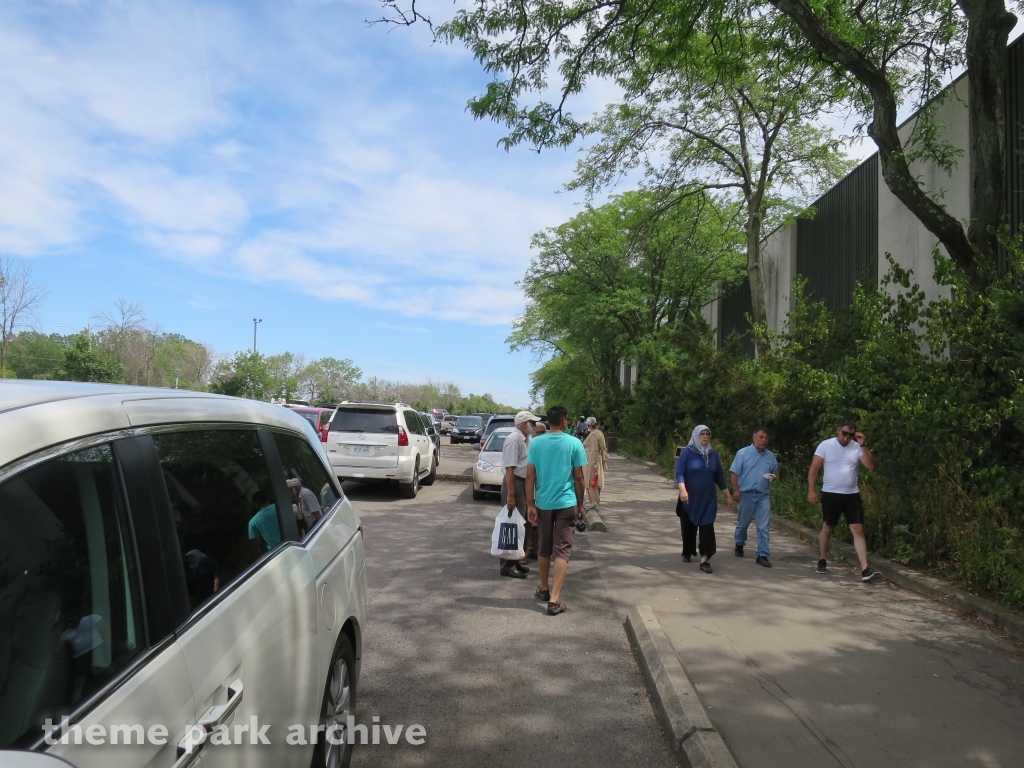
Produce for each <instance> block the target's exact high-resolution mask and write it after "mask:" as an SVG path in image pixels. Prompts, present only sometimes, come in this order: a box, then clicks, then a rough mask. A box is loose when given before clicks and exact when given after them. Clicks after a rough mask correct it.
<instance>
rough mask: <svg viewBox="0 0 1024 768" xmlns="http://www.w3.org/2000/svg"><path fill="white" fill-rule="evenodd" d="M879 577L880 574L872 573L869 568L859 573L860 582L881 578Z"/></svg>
mask: <svg viewBox="0 0 1024 768" xmlns="http://www.w3.org/2000/svg"><path fill="white" fill-rule="evenodd" d="M881 575H882V574H880V573H879V572H878V571H873V570H871V569H870V568H865V569H864V570H863V571H861V572H860V580H861V581H871V580H872V579H873V578H875V577H876V576H881Z"/></svg>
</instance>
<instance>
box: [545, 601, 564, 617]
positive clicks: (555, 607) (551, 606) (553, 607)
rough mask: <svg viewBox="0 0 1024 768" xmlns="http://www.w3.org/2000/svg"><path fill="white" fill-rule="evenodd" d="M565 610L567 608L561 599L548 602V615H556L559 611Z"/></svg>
mask: <svg viewBox="0 0 1024 768" xmlns="http://www.w3.org/2000/svg"><path fill="white" fill-rule="evenodd" d="M567 610H569V609H568V608H566V606H565V603H563V602H562V601H561V600H559V601H558V602H557V603H548V616H557V615H558V614H560V613H565V612H566V611H567Z"/></svg>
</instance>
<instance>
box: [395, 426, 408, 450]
mask: <svg viewBox="0 0 1024 768" xmlns="http://www.w3.org/2000/svg"><path fill="white" fill-rule="evenodd" d="M398 444H399V445H400V446H401V445H408V444H409V433H408V432H406V431H405V427H403V426H401V425H399V427H398Z"/></svg>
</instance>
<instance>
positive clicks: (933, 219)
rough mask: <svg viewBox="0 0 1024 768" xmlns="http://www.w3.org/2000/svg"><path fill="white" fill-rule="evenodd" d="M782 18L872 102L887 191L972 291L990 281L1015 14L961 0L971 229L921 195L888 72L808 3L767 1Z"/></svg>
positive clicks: (986, 1) (996, 3) (991, 2)
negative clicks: (965, 28) (836, 32)
mask: <svg viewBox="0 0 1024 768" xmlns="http://www.w3.org/2000/svg"><path fill="white" fill-rule="evenodd" d="M770 2H771V3H772V5H774V6H775V7H776V8H778V9H779V10H780V11H782V12H783V13H785V14H786V15H787V16H789V17H790V18H791V19H793V21H794V22H796V24H797V26H798V27H800V31H801V32H802V33H803V35H804V38H805V39H806V40H807V41H808V42H809V43H810V44H811V46H812V47H813V48H815V49H816V50H817V51H818V52H819V53H821V54H822V55H823V56H825V57H826V58H827V59H829V60H830V61H834V62H836V63H837V64H839V65H841V66H842V67H843V68H845V69H846V70H847V72H849V73H850V75H852V76H853V77H854V78H855V79H856V80H857V81H858V82H859V83H860V84H861V85H863V86H864V87H865V88H866V89H867V91H868V93H869V94H870V97H871V103H872V107H873V115H872V120H871V123H870V125H869V126H868V134H869V135H870V136H871V138H872V139H873V140H874V142H875V144H876V145H877V147H878V158H879V161H880V162H881V166H882V178H883V179H884V180H885V183H886V186H888V187H889V190H890V191H891V192H892V193H893V195H895V196H896V198H897V199H898V200H899V201H900V202H902V203H903V204H904V205H905V206H906V207H907V208H908V209H909V210H910V212H911V213H913V214H914V216H916V217H917V219H918V221H920V222H921V224H922V225H923V226H924V227H925V228H926V229H927V230H928V231H929V232H931V233H932V234H933V235H935V237H936V238H938V240H939V242H940V243H942V245H943V247H945V249H946V253H948V254H949V257H950V258H951V259H952V260H953V262H954V263H955V264H956V265H957V266H958V267H959V268H960V269H961V270H962V271H963V273H964V275H965V276H966V277H967V279H968V281H969V282H970V283H971V285H972V286H973V287H974V288H975V289H976V290H982V289H984V287H985V285H986V284H987V282H988V280H989V279H990V278H989V271H988V270H987V269H986V268H985V266H986V265H988V264H992V263H994V262H993V259H994V255H995V243H996V241H995V238H994V237H993V236H992V234H991V233H990V232H989V230H990V229H991V228H992V227H994V226H996V225H997V224H998V223H999V220H1000V218H1001V215H1002V205H1003V194H1004V190H1005V186H1004V184H1005V173H1006V165H1005V161H1006V156H1005V150H1004V145H1003V142H1004V141H1005V134H1004V130H1005V114H1004V109H1003V91H1004V78H1005V76H1006V42H1007V39H1008V37H1009V33H1010V30H1011V29H1012V28H1013V25H1014V24H1015V23H1016V17H1015V16H1014V15H1013V14H1011V13H1009V12H1008V11H1007V10H1006V7H1005V5H1004V4H1003V0H959V5H960V7H961V8H962V9H963V11H964V14H965V15H966V17H967V24H968V42H967V55H968V59H967V73H968V78H969V82H970V105H969V110H970V131H971V139H970V143H971V152H970V162H971V169H970V172H971V217H972V219H973V223H972V224H971V225H970V231H969V232H968V231H967V230H965V229H964V226H963V224H961V223H960V221H959V220H958V219H957V218H956V217H955V216H953V215H951V214H950V213H949V212H948V211H946V209H945V208H943V207H942V205H940V204H939V203H938V202H937V201H936V200H935V199H933V198H932V197H931V196H930V195H929V194H927V193H926V192H925V191H924V189H923V188H922V187H921V185H920V184H919V183H918V181H917V179H916V178H915V177H914V175H913V173H912V172H911V169H910V166H909V165H908V163H907V160H906V156H905V154H904V148H903V142H902V141H901V139H900V137H899V133H898V130H897V123H896V118H897V109H898V100H897V98H896V94H895V93H894V92H893V90H892V86H891V85H890V83H889V80H888V77H887V73H886V72H885V71H883V70H882V69H880V68H879V67H878V66H876V64H875V63H874V62H872V61H871V60H870V59H868V57H867V56H865V55H864V53H863V52H862V51H860V50H859V49H857V48H856V47H854V46H853V45H851V44H850V43H849V42H847V41H846V40H842V39H840V38H838V37H836V36H835V35H834V34H833V33H832V31H831V30H830V29H829V27H828V25H826V24H825V23H823V22H822V20H821V19H820V18H819V17H818V16H817V14H816V13H815V11H814V9H813V8H812V7H811V6H810V5H809V4H808V2H807V0H770Z"/></svg>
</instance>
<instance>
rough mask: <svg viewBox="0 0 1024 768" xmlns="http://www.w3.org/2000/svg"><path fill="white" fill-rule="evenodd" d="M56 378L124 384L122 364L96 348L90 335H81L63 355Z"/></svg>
mask: <svg viewBox="0 0 1024 768" xmlns="http://www.w3.org/2000/svg"><path fill="white" fill-rule="evenodd" d="M56 378H58V379H61V380H63V381H97V382H107V383H122V382H123V376H122V371H121V366H120V363H118V361H117V359H116V358H115V357H113V356H111V355H110V354H108V353H106V352H105V351H104V350H103V349H102V348H101V347H97V346H94V345H93V344H92V340H91V338H90V337H89V334H84V333H80V334H78V335H77V336H75V337H74V340H73V341H72V342H71V345H70V346H68V347H67V348H66V349H65V350H64V353H63V360H62V361H61V366H60V368H59V369H58V370H57V372H56Z"/></svg>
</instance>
